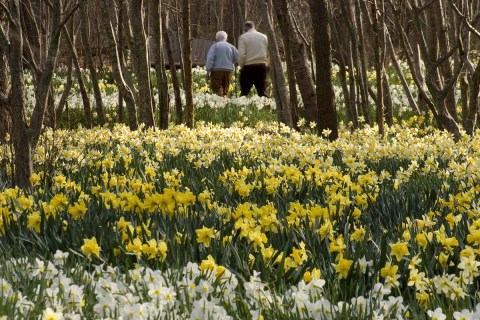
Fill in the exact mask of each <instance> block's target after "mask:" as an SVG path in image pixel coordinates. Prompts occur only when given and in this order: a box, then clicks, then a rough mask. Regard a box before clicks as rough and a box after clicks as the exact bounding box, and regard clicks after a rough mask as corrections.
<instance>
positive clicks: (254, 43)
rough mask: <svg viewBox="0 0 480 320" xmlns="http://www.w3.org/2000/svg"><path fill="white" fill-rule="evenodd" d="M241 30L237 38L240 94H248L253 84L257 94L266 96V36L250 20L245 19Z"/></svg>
mask: <svg viewBox="0 0 480 320" xmlns="http://www.w3.org/2000/svg"><path fill="white" fill-rule="evenodd" d="M243 30H244V31H245V32H244V33H243V34H242V35H241V36H240V38H239V39H238V65H239V66H240V67H241V70H240V90H241V95H242V96H246V95H248V94H249V93H250V90H251V89H252V86H255V89H256V90H257V94H258V95H259V96H261V97H266V96H267V86H268V81H267V74H268V61H269V58H268V57H269V55H268V39H267V36H266V35H264V34H263V33H260V32H258V31H257V30H256V29H255V24H254V23H253V22H252V21H246V22H245V24H244V28H243Z"/></svg>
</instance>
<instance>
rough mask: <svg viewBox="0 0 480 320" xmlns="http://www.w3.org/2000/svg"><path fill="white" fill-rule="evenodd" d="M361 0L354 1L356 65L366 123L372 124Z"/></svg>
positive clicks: (366, 45)
mask: <svg viewBox="0 0 480 320" xmlns="http://www.w3.org/2000/svg"><path fill="white" fill-rule="evenodd" d="M360 1H362V0H357V1H355V3H354V6H353V7H354V11H355V29H356V30H357V34H358V53H357V61H356V65H357V68H358V82H359V83H358V84H359V87H360V88H359V93H360V99H361V108H360V110H361V111H362V114H363V117H364V118H365V123H367V124H370V123H371V121H370V106H369V99H368V74H367V64H368V57H367V50H366V48H367V47H368V43H367V38H366V37H365V26H364V21H363V19H362V9H361V6H360ZM359 113H360V112H359Z"/></svg>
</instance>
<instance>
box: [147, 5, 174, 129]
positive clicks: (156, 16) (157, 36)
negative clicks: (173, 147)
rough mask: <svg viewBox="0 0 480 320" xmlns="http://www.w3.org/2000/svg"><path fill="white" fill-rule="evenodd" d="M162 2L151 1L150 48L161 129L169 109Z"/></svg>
mask: <svg viewBox="0 0 480 320" xmlns="http://www.w3.org/2000/svg"><path fill="white" fill-rule="evenodd" d="M162 6H163V5H162V2H161V1H160V0H153V1H152V8H151V9H152V10H151V21H152V29H153V34H152V43H151V45H152V50H153V52H154V53H155V73H156V74H157V90H158V104H159V106H160V107H159V108H158V109H159V121H160V124H159V125H160V128H161V129H168V123H169V119H170V111H169V107H168V82H167V75H166V73H165V60H164V59H165V58H164V52H163V48H164V47H163V30H162V19H163V17H162V10H163V9H162Z"/></svg>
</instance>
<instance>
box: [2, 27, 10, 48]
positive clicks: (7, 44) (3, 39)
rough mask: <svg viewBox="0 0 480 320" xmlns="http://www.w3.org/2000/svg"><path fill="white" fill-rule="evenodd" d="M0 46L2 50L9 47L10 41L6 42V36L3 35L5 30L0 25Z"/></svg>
mask: <svg viewBox="0 0 480 320" xmlns="http://www.w3.org/2000/svg"><path fill="white" fill-rule="evenodd" d="M0 45H1V46H2V47H4V48H9V47H10V41H8V38H7V34H6V33H5V30H4V29H3V27H2V26H1V25H0Z"/></svg>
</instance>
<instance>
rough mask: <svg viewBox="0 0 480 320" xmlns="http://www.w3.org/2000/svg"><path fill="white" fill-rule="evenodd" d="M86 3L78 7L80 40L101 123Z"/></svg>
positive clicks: (102, 119)
mask: <svg viewBox="0 0 480 320" xmlns="http://www.w3.org/2000/svg"><path fill="white" fill-rule="evenodd" d="M85 6H86V5H84V6H83V7H82V8H81V9H80V13H81V17H82V21H81V27H82V42H83V46H84V49H85V51H84V53H85V63H86V65H87V68H88V70H89V71H90V79H91V81H92V90H93V96H94V98H95V110H96V111H97V116H98V123H99V124H100V125H103V124H104V123H105V112H104V107H103V99H102V93H101V91H100V87H99V85H98V74H97V68H96V67H95V63H94V62H93V58H92V49H91V47H90V36H89V35H90V32H89V20H88V15H87V13H86V10H87V9H86V8H85Z"/></svg>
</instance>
